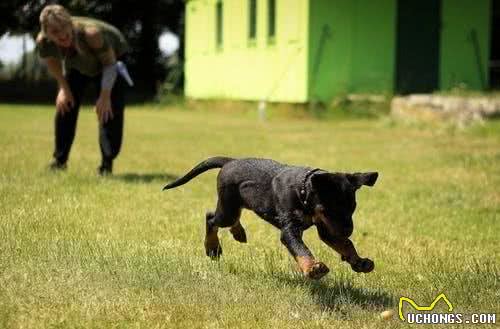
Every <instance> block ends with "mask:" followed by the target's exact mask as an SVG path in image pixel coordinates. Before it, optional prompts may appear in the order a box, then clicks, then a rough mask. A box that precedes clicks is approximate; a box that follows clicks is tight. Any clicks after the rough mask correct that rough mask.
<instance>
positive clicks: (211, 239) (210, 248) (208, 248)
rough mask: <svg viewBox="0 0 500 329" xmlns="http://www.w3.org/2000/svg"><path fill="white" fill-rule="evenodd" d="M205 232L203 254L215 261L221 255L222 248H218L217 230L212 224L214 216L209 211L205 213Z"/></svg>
mask: <svg viewBox="0 0 500 329" xmlns="http://www.w3.org/2000/svg"><path fill="white" fill-rule="evenodd" d="M205 218H206V221H207V231H206V234H205V252H206V254H207V256H208V257H210V258H212V259H217V258H219V257H220V256H221V255H222V247H221V246H220V242H219V237H218V236H217V232H218V231H219V228H218V227H217V226H216V225H215V224H214V223H213V221H214V218H215V214H214V213H213V212H211V211H209V212H207V214H206V216H205Z"/></svg>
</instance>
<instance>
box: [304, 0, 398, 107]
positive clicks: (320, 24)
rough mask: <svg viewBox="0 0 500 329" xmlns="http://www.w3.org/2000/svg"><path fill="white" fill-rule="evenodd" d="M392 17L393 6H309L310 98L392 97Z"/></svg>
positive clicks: (366, 2) (344, 0)
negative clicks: (348, 95)
mask: <svg viewBox="0 0 500 329" xmlns="http://www.w3.org/2000/svg"><path fill="white" fill-rule="evenodd" d="M395 15H396V7H395V0H377V1H370V0H311V7H310V18H309V21H310V22H311V26H310V39H309V47H310V53H309V81H310V84H309V93H310V98H311V99H313V100H321V101H328V100H329V99H331V98H332V97H333V96H335V95H338V94H345V93H354V92H355V93H371V92H373V93H375V92H377V93H390V92H392V90H393V87H394V62H395V52H394V49H395V22H396V18H395Z"/></svg>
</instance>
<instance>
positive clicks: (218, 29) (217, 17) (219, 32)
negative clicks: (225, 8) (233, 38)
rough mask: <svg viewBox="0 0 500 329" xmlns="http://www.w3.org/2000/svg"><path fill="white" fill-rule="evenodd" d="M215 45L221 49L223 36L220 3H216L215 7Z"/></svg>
mask: <svg viewBox="0 0 500 329" xmlns="http://www.w3.org/2000/svg"><path fill="white" fill-rule="evenodd" d="M215 24H216V26H215V44H216V46H217V48H222V43H223V34H222V27H223V26H222V1H220V0H219V1H217V4H216V5H215Z"/></svg>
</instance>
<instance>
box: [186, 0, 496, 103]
mask: <svg viewBox="0 0 500 329" xmlns="http://www.w3.org/2000/svg"><path fill="white" fill-rule="evenodd" d="M498 2H499V1H498V0H191V1H188V2H187V4H186V43H185V44H186V49H185V56H186V62H185V74H186V84H185V93H186V96H188V97H191V98H197V99H211V98H217V99H238V100H267V101H275V102H293V103H305V102H310V101H326V102H327V101H329V100H330V99H331V98H332V97H334V96H336V95H343V94H348V93H384V94H393V93H398V94H399V93H401V94H406V93H422V92H432V91H435V90H447V89H450V88H453V87H456V86H459V85H460V86H465V87H466V88H469V89H473V90H483V89H487V88H490V87H491V86H492V84H494V83H495V81H496V80H495V79H497V76H498V72H497V71H495V70H496V69H497V68H496V66H495V65H496V64H495V63H498V59H500V54H498V53H499V52H500V51H498V49H497V48H498V45H495V44H497V43H498V42H497V43H495V44H494V43H493V41H494V39H495V38H494V37H496V38H497V39H498V37H499V36H500V33H498V12H499V10H498V8H499V7H500V6H499V5H498ZM495 13H497V14H495Z"/></svg>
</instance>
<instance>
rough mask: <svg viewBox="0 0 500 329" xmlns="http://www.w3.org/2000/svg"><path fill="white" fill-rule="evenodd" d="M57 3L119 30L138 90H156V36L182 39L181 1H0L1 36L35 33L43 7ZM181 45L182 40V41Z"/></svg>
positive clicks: (158, 75) (160, 69)
mask: <svg viewBox="0 0 500 329" xmlns="http://www.w3.org/2000/svg"><path fill="white" fill-rule="evenodd" d="M50 3H59V4H61V5H63V6H65V7H66V8H68V10H69V11H70V13H71V14H72V15H77V16H91V17H95V18H98V19H102V20H104V21H107V22H109V23H111V24H113V25H114V26H116V27H117V28H118V29H120V30H121V31H122V33H123V34H124V35H125V37H126V38H127V40H128V41H129V43H130V45H131V48H132V52H131V54H130V59H131V61H130V71H131V73H132V74H133V76H134V79H135V80H136V82H137V84H138V85H139V87H142V88H143V89H144V91H146V92H147V93H150V94H152V93H154V92H155V91H156V85H157V80H159V79H162V78H163V74H164V72H163V70H164V68H163V65H162V64H161V61H160V51H159V48H158V37H159V36H160V34H161V33H162V32H163V31H164V30H165V29H168V30H170V31H172V32H173V33H175V34H177V35H179V36H180V37H181V36H183V33H182V29H183V17H184V6H185V4H184V1H182V0H143V1H140V2H138V1H134V0H121V1H120V0H87V1H85V0H61V1H47V0H28V1H18V0H17V1H16V0H2V1H1V2H0V35H3V34H4V33H6V32H10V33H12V34H20V33H26V32H28V33H30V34H32V35H33V36H34V37H35V36H36V34H37V33H38V31H39V29H40V27H39V20H38V17H39V15H40V12H41V10H42V9H43V7H44V6H45V5H47V4H50ZM181 44H182V41H181Z"/></svg>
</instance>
